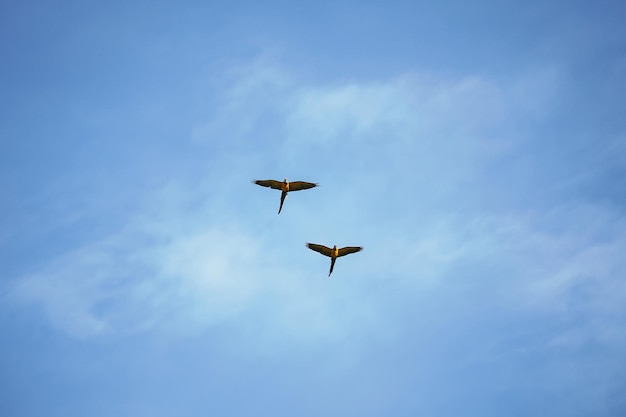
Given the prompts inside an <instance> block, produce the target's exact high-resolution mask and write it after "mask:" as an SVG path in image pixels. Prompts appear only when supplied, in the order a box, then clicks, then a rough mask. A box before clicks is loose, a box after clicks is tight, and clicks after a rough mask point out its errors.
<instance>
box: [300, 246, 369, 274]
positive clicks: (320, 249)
mask: <svg viewBox="0 0 626 417" xmlns="http://www.w3.org/2000/svg"><path fill="white" fill-rule="evenodd" d="M306 246H307V248H309V249H311V250H314V251H315V252H317V253H321V254H322V255H324V256H328V257H329V258H330V271H329V272H328V276H330V274H332V273H333V268H334V267H335V261H336V260H337V258H339V257H341V256H346V255H348V254H351V253H356V252H360V251H362V250H363V248H362V247H361V246H346V247H345V248H338V247H337V245H335V246H333V247H332V249H331V248H329V247H326V246H324V245H318V244H316V243H307V244H306Z"/></svg>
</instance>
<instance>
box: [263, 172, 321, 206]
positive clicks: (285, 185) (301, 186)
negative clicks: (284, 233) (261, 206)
mask: <svg viewBox="0 0 626 417" xmlns="http://www.w3.org/2000/svg"><path fill="white" fill-rule="evenodd" d="M253 182H254V183H255V184H256V185H260V186H262V187H269V188H273V189H274V190H281V191H282V194H281V195H280V207H279V208H278V214H280V211H281V210H282V209H283V203H284V202H285V197H287V193H288V192H290V191H300V190H308V189H309V188H313V187H316V186H317V184H314V183H312V182H305V181H294V182H289V181H287V178H285V180H284V181H276V180H255V181H253Z"/></svg>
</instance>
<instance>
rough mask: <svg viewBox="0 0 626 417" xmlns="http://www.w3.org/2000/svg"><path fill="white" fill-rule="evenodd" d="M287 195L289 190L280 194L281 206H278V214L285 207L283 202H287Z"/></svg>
mask: <svg viewBox="0 0 626 417" xmlns="http://www.w3.org/2000/svg"><path fill="white" fill-rule="evenodd" d="M285 197H287V191H283V193H282V194H281V195H280V207H279V208H278V214H280V211H281V210H282V209H283V203H284V202H285Z"/></svg>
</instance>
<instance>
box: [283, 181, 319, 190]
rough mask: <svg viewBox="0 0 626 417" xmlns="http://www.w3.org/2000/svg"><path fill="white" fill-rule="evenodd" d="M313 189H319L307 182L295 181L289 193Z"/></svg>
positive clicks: (291, 183) (291, 184)
mask: <svg viewBox="0 0 626 417" xmlns="http://www.w3.org/2000/svg"><path fill="white" fill-rule="evenodd" d="M313 187H317V184H314V183H312V182H305V181H294V182H290V183H289V191H300V190H308V189H309V188H313Z"/></svg>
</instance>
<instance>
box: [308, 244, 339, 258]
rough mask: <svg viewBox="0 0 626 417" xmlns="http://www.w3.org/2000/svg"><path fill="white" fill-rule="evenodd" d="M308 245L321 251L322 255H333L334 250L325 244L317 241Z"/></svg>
mask: <svg viewBox="0 0 626 417" xmlns="http://www.w3.org/2000/svg"><path fill="white" fill-rule="evenodd" d="M306 247H307V248H309V249H311V250H314V251H315V252H318V253H321V254H322V255H325V256H331V254H332V253H333V250H332V249H331V248H327V247H326V246H324V245H316V244H315V243H307V244H306Z"/></svg>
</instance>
